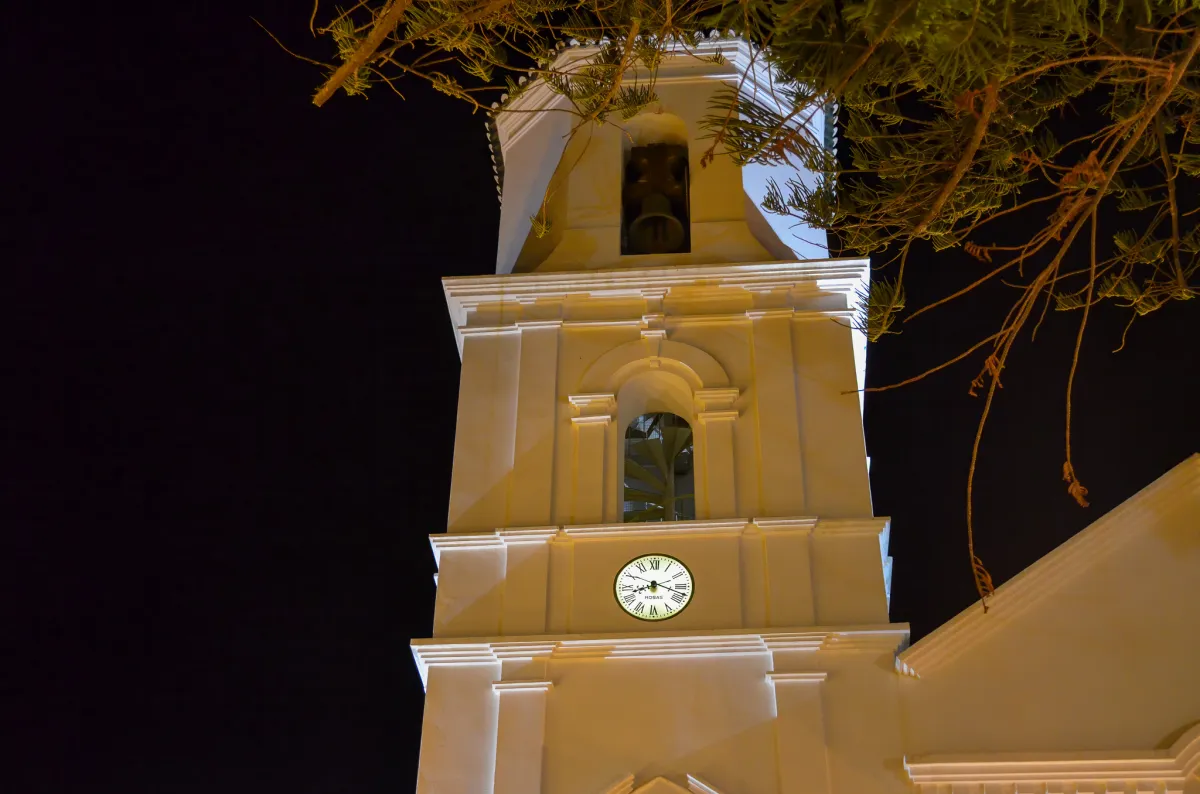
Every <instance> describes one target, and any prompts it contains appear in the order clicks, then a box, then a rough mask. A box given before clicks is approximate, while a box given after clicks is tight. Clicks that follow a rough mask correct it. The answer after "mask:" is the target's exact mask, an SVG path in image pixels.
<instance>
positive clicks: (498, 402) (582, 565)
mask: <svg viewBox="0 0 1200 794" xmlns="http://www.w3.org/2000/svg"><path fill="white" fill-rule="evenodd" d="M594 53H595V49H594V48H589V47H577V48H570V49H568V50H565V51H564V52H563V54H562V55H561V56H560V58H562V59H564V60H563V63H564V64H567V63H569V62H574V61H578V60H579V59H585V58H587V57H590V56H591V55H592V54H594ZM716 53H719V54H721V55H722V56H723V57H722V58H721V59H716V58H711V57H705V56H710V55H713V54H716ZM697 55H699V56H700V57H697ZM759 79H762V76H761V75H757V74H756V73H754V72H753V59H752V58H750V50H749V48H748V47H747V46H746V45H745V44H743V43H741V42H737V41H730V40H722V39H711V40H710V39H705V40H703V41H701V42H698V43H697V44H696V46H694V47H688V48H683V47H682V46H681V47H679V48H678V49H677V50H676V51H674V52H671V53H668V55H667V56H666V57H665V59H664V61H663V63H662V65H661V67H660V71H659V75H658V78H657V82H656V92H657V94H658V95H659V97H660V102H659V105H658V106H655V107H652V108H650V109H648V110H647V111H646V112H644V113H642V114H639V115H638V116H636V117H634V118H633V119H631V120H628V121H627V122H625V123H624V124H623V125H621V126H618V125H615V124H606V125H603V126H596V125H589V128H588V129H585V130H581V131H580V132H579V133H578V134H577V135H575V136H570V135H566V134H565V133H566V132H569V130H567V129H565V128H564V121H563V119H564V117H565V116H566V114H562V113H538V112H535V111H537V110H545V109H552V108H553V107H554V106H555V102H557V101H558V99H556V97H557V96H558V95H556V94H554V93H553V92H551V91H549V90H548V89H546V88H545V87H544V86H539V85H538V84H536V83H535V84H534V85H533V86H532V87H530V88H529V89H527V90H526V91H525V92H524V93H523V94H521V96H520V97H519V98H518V99H516V100H514V103H515V104H514V105H512V106H509V109H515V110H520V111H522V112H515V113H500V114H498V116H497V121H496V127H497V135H498V141H499V144H500V148H501V156H502V157H503V160H504V182H503V187H502V202H503V204H502V213H501V231H500V243H499V246H500V247H499V251H498V254H497V275H495V276H485V277H469V278H447V279H444V280H443V285H444V289H445V295H446V301H447V306H448V308H449V310H450V316H451V320H452V324H453V326H454V333H455V336H456V339H457V341H458V346H459V351H460V355H461V359H462V376H461V383H460V390H459V407H458V417H457V427H456V433H455V441H454V469H453V473H452V479H451V496H450V505H449V511H448V515H447V525H446V527H444V528H442V527H435V528H431V531H432V534H431V538H430V540H431V544H432V546H433V552H434V557H435V559H436V561H437V564H438V571H439V572H438V576H437V587H438V592H437V599H436V607H435V614H434V628H433V636H432V637H430V638H427V639H420V640H415V641H414V642H413V653H414V656H415V659H416V661H417V666H418V669H419V670H420V673H421V677H422V681H423V682H424V684H425V687H426V705H425V722H424V727H423V735H422V746H421V766H420V778H419V780H418V785H417V790H418V792H421V794H476V793H480V794H482V793H485V792H486V793H489V794H518V793H519V794H531V793H532V792H546V793H547V794H560V792H561V793H562V794H577V793H578V794H590V793H591V792H594V793H595V794H603V792H632V791H645V792H647V793H649V792H660V791H661V792H670V791H688V792H724V793H725V794H780V792H782V793H783V794H842V792H846V794H850V792H852V791H853V792H854V794H860V792H862V791H864V790H868V791H884V790H887V791H894V790H896V787H897V786H898V785H899V784H898V782H897V781H898V777H897V776H896V775H895V773H894V770H892V769H890V768H887V767H885V766H880V764H879V761H878V759H879V758H880V757H884V756H887V757H891V756H895V757H896V758H899V757H900V752H901V751H900V749H899V747H900V745H899V739H898V733H897V731H898V728H896V725H897V721H896V720H895V719H893V717H894V711H895V708H896V706H895V703H894V700H895V694H894V689H895V683H894V680H893V676H894V673H893V672H892V670H893V667H892V665H893V658H894V653H895V651H896V649H897V648H898V647H899V646H901V645H902V644H903V643H904V642H905V639H906V637H907V627H906V626H903V625H893V624H890V623H889V622H888V594H889V589H890V575H891V561H890V558H889V557H888V556H887V541H888V522H887V519H885V518H877V517H875V516H874V515H873V512H872V508H871V498H870V488H869V482H868V477H867V458H866V451H865V445H864V438H863V428H862V412H861V402H860V400H859V399H858V396H857V395H858V391H859V389H861V388H862V386H863V382H864V372H863V367H864V364H865V358H864V356H863V355H862V350H863V348H864V346H865V340H864V339H863V338H862V337H861V335H860V334H858V333H857V332H856V331H855V330H854V328H853V323H852V319H853V315H854V311H855V301H856V293H857V291H858V290H860V289H861V288H862V286H863V285H864V283H865V282H866V280H867V279H868V277H869V271H870V267H869V263H868V262H866V261H865V260H854V259H829V258H827V256H826V254H825V251H824V249H823V248H816V249H809V248H804V245H807V244H808V243H801V242H795V241H794V240H791V238H789V240H790V241H789V243H788V244H784V242H783V239H784V236H783V235H782V234H781V231H782V230H777V229H776V228H775V227H774V226H772V224H771V223H770V222H768V221H767V220H766V219H765V217H764V216H763V215H762V214H761V212H760V210H759V209H758V207H757V205H756V204H755V202H754V201H753V200H752V199H751V194H753V193H754V190H755V188H754V184H753V182H754V179H757V178H758V177H755V176H754V175H753V174H751V173H750V171H749V169H739V168H738V167H737V166H736V165H735V164H734V163H733V162H732V161H731V160H730V159H729V158H726V157H719V156H718V157H717V158H716V159H715V160H714V161H713V162H712V163H709V164H707V166H706V167H704V168H701V166H700V162H699V158H700V157H701V156H702V153H703V151H704V149H705V148H706V146H707V144H706V143H705V142H704V141H703V140H702V137H701V135H702V131H701V129H700V126H699V122H700V119H701V118H702V116H703V115H704V113H705V112H706V111H707V107H708V103H709V102H710V101H711V99H712V95H713V92H714V91H715V90H717V89H718V88H719V87H720V86H722V85H748V86H749V87H750V88H753V86H754V84H755V81H756V80H759ZM790 175H791V174H784V173H781V174H779V175H778V178H779V179H780V181H782V180H783V179H784V178H786V177H787V176H790ZM752 177H753V178H752ZM538 213H542V218H541V220H540V221H539V222H538V223H535V222H534V220H531V219H535V218H536V217H537V216H538ZM537 226H540V227H541V228H535V227H537ZM539 232H540V234H539ZM809 237H811V235H809ZM793 244H794V245H795V248H793V247H791V246H792V245H793ZM797 249H800V250H802V251H803V252H804V253H805V254H806V255H805V256H800V255H798V253H797ZM443 529H444V530H445V531H441V530H443ZM639 559H647V560H651V562H650V563H649V564H653V562H652V560H654V559H663V560H668V561H669V562H670V563H672V564H673V562H675V561H677V562H679V563H680V564H681V566H683V567H685V568H686V569H687V571H688V575H689V577H690V579H689V581H690V582H691V584H690V585H689V591H688V592H689V601H688V606H687V608H686V609H681V610H679V612H678V613H677V614H672V615H671V616H670V617H669V618H667V619H660V620H654V621H648V620H642V619H639V618H638V617H637V616H636V615H635V614H631V613H630V612H628V611H626V610H625V609H624V608H622V607H621V606H620V604H619V603H618V600H617V597H616V596H615V595H614V593H615V592H618V591H619V588H620V587H621V586H622V585H621V584H620V582H619V580H618V579H617V577H619V576H628V577H632V578H630V579H629V581H628V582H625V584H624V586H625V587H626V589H627V590H629V591H630V592H640V590H638V588H639V587H641V586H642V585H641V584H640V583H639V582H638V581H637V577H638V576H639V574H638V573H637V568H636V563H631V560H633V561H636V560H639ZM622 572H624V573H622ZM647 582H648V584H646V585H645V587H650V588H653V590H652V591H651V593H650V595H653V596H654V597H655V598H659V599H665V598H667V597H670V596H671V593H670V584H669V582H668V580H666V579H665V578H664V579H662V580H661V581H660V580H658V579H653V580H647ZM658 617H661V614H660V615H659V616H658ZM881 752H883V755H882V756H881V755H880V753H881ZM888 754H890V755H888ZM897 794H898V791H897Z"/></svg>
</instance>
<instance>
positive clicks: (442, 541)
mask: <svg viewBox="0 0 1200 794" xmlns="http://www.w3.org/2000/svg"><path fill="white" fill-rule="evenodd" d="M558 532H559V528H558V527H534V528H530V529H494V530H492V531H491V532H444V533H441V534H438V535H430V536H429V545H430V546H432V547H433V561H434V563H435V564H437V565H441V562H442V552H443V551H444V550H446V549H463V548H467V549H495V548H501V547H503V546H508V545H513V544H517V543H548V542H550V540H552V539H553V538H554V536H555V535H557V534H558ZM435 582H436V579H435Z"/></svg>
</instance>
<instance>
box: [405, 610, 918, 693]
mask: <svg viewBox="0 0 1200 794" xmlns="http://www.w3.org/2000/svg"><path fill="white" fill-rule="evenodd" d="M908 633H909V629H908V624H907V623H890V624H883V625H868V626H845V627H816V628H805V629H795V630H791V631H788V630H783V631H780V630H778V629H770V630H767V629H723V630H708V631H698V632H693V633H684V634H678V633H670V632H648V633H645V634H636V635H630V634H567V635H560V636H559V637H558V638H557V639H553V640H547V639H546V638H545V637H540V636H533V637H503V638H502V637H481V638H470V639H463V638H446V639H441V638H438V639H417V640H413V641H412V644H411V648H412V654H413V658H414V659H415V660H416V663H417V670H418V671H419V672H420V675H421V681H422V684H423V685H426V686H427V685H428V682H429V670H430V668H432V667H438V666H450V667H464V666H473V665H480V664H499V663H500V662H501V661H504V660H512V659H534V658H549V659H552V660H555V661H560V662H566V661H603V660H618V659H643V660H645V659H666V658H679V657H712V656H758V655H764V656H765V655H770V654H774V653H776V652H779V651H809V652H814V653H825V652H838V653H839V654H842V653H846V652H852V653H857V654H861V655H863V656H864V657H874V656H877V655H878V654H880V653H887V652H895V651H896V649H898V648H899V647H900V646H901V645H903V644H904V643H905V642H907V640H908ZM814 672H817V673H819V671H805V672H804V673H803V674H804V675H811V674H813V673H814ZM781 675H782V674H781ZM788 675H790V673H788Z"/></svg>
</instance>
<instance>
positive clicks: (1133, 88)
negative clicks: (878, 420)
mask: <svg viewBox="0 0 1200 794" xmlns="http://www.w3.org/2000/svg"><path fill="white" fill-rule="evenodd" d="M319 11H320V9H319V8H318V9H317V10H316V12H314V16H316V15H317V12H319ZM712 30H716V31H721V32H722V34H723V35H727V36H735V37H739V38H741V39H743V40H746V41H748V42H750V44H751V45H752V50H753V52H754V57H755V59H756V64H755V68H760V69H763V70H766V73H767V74H769V75H770V78H771V83H772V85H773V86H774V90H773V92H772V95H771V96H762V95H755V96H750V95H747V93H746V92H743V91H741V90H739V88H738V87H730V88H729V89H728V90H726V91H724V92H722V93H719V94H718V95H717V96H716V97H715V99H714V101H713V103H712V106H711V107H710V108H709V114H708V117H707V118H706V119H705V120H704V126H705V134H706V135H707V140H708V142H709V143H708V147H709V148H708V149H707V150H706V151H705V152H704V154H703V158H702V160H701V162H702V164H707V163H708V162H711V161H712V159H713V158H714V157H720V156H726V157H731V158H733V160H734V161H735V162H737V163H739V164H743V165H744V164H751V163H759V164H784V163H789V164H793V165H797V166H802V167H804V168H805V169H807V170H809V171H811V172H813V173H815V174H816V180H815V181H813V180H808V181H806V182H801V181H800V180H794V179H793V180H784V183H783V184H774V183H772V184H771V185H770V188H769V190H768V193H767V198H766V201H765V203H764V207H765V209H766V210H767V211H769V212H773V213H776V214H780V215H786V216H789V217H792V218H795V219H796V220H797V221H799V222H802V223H804V224H807V225H808V226H810V227H814V228H818V229H824V230H827V231H828V232H829V233H830V234H831V235H832V236H833V237H834V238H836V240H837V241H838V243H839V244H840V248H841V249H842V250H843V251H850V252H856V253H859V254H870V255H872V257H873V262H874V264H875V265H876V267H877V269H882V271H883V274H882V277H881V278H877V279H876V280H875V283H874V285H873V286H872V288H871V289H870V291H869V292H867V293H866V294H864V295H863V296H861V297H862V300H861V307H860V308H861V317H860V320H859V325H860V329H861V330H863V331H864V332H865V333H866V334H867V336H868V337H869V338H871V339H879V338H882V337H883V336H885V335H887V334H892V333H896V332H898V331H899V329H900V328H901V327H902V325H903V323H905V322H907V321H909V320H912V319H913V318H915V317H917V316H919V315H920V314H922V313H924V312H925V311H927V310H929V309H931V308H936V307H937V306H940V305H941V304H943V303H945V302H947V301H950V300H962V299H965V298H966V297H967V296H969V295H971V294H972V292H973V290H974V289H975V288H977V287H978V286H980V285H982V284H985V283H988V282H989V281H995V282H998V281H1000V279H998V278H996V277H998V276H1000V275H1001V274H1003V276H1004V283H1006V284H1009V285H1011V286H1016V287H1017V288H1018V289H1017V291H1016V293H1015V295H1016V298H1015V300H1014V303H1013V305H1012V309H1011V311H1009V312H1008V313H1007V315H1005V316H1004V317H1002V318H999V319H998V330H997V331H996V333H995V334H993V335H992V336H990V337H989V338H987V339H985V340H984V341H983V342H981V343H979V344H978V345H976V346H974V347H972V348H971V349H970V350H968V351H967V353H964V354H963V355H962V356H959V357H956V358H955V359H952V360H951V362H947V364H949V363H953V362H956V361H959V360H961V359H962V358H964V357H967V355H968V354H978V355H983V356H985V358H984V360H983V362H982V365H981V368H980V370H979V374H978V376H977V377H976V378H975V379H974V380H973V381H972V384H971V389H970V393H972V394H981V395H984V400H983V402H984V405H983V411H982V418H981V423H980V429H979V432H980V433H982V427H983V423H984V422H985V421H986V417H987V414H988V411H989V409H990V406H991V403H992V400H993V397H994V395H995V393H996V389H997V388H998V387H999V386H1000V374H1001V372H1002V371H1003V369H1004V368H1005V366H1007V365H1008V363H1009V362H1008V357H1009V354H1010V352H1011V351H1012V349H1013V344H1014V342H1015V340H1016V339H1017V338H1018V336H1019V335H1020V334H1021V333H1022V332H1023V331H1028V330H1033V329H1036V327H1037V324H1038V323H1040V320H1039V319H1036V318H1040V317H1041V315H1042V313H1043V311H1044V310H1043V309H1042V308H1041V307H1043V306H1049V305H1053V306H1054V308H1056V309H1058V310H1059V311H1064V312H1077V313H1078V316H1079V317H1080V328H1079V337H1078V339H1079V344H1082V340H1083V337H1084V328H1085V327H1086V324H1087V318H1088V313H1089V310H1090V309H1091V307H1092V306H1093V305H1095V304H1097V303H1105V304H1109V305H1112V306H1115V307H1118V308H1119V309H1120V310H1123V311H1127V312H1129V316H1130V322H1131V323H1132V321H1133V320H1134V319H1136V318H1138V317H1141V316H1144V315H1146V314H1149V313H1152V312H1154V311H1158V310H1160V309H1162V308H1163V307H1165V306H1167V305H1168V304H1171V303H1172V302H1175V301H1181V300H1190V299H1191V298H1194V297H1195V296H1196V292H1197V288H1198V285H1197V270H1198V269H1200V230H1198V227H1197V222H1198V219H1200V189H1198V187H1200V185H1197V183H1196V180H1197V179H1200V60H1198V59H1197V57H1196V56H1197V53H1198V52H1200V0H1141V2H1138V3H1127V2H1099V3H1097V2H1095V1H1094V0H1037V2H1029V0H736V1H735V2H723V1H722V0H676V2H672V3H661V2H657V0H610V2H606V3H603V4H600V3H597V4H578V3H575V2H568V1H567V0H363V2H361V3H359V4H357V5H355V6H353V8H352V9H350V10H349V11H344V10H341V9H335V10H334V12H333V14H332V16H331V18H329V19H328V20H326V21H325V22H324V24H323V25H322V26H321V27H319V28H315V32H316V33H318V34H320V35H323V36H328V37H330V38H331V39H332V42H333V54H334V55H335V56H336V59H337V60H336V61H335V62H334V64H333V65H332V66H331V67H330V68H331V69H334V67H337V66H338V64H339V63H340V64H341V68H338V69H336V70H334V71H333V76H332V77H330V78H329V79H328V80H327V81H326V84H325V85H324V86H323V87H322V89H321V91H319V92H318V94H317V97H316V98H315V99H314V101H316V102H317V103H318V104H321V103H322V102H324V101H325V99H326V98H328V97H329V96H330V95H331V93H332V91H335V90H337V89H338V88H339V87H340V88H341V89H342V90H344V91H345V92H346V93H348V94H352V95H362V94H364V92H367V91H368V89H371V88H374V89H378V87H379V86H380V85H384V84H386V85H388V86H390V87H391V88H393V89H395V90H396V91H397V92H399V90H400V89H399V86H400V85H401V84H403V83H404V82H405V81H408V82H412V81H424V82H428V83H429V84H431V85H432V86H433V87H434V88H435V89H437V90H438V91H441V92H443V93H445V94H447V95H449V96H452V97H455V98H456V99H460V100H463V101H466V102H468V103H470V104H471V105H473V106H474V107H475V108H476V109H478V110H481V111H483V112H487V113H492V114H499V113H504V112H508V110H509V108H508V104H506V103H505V101H504V100H505V99H509V100H511V96H512V95H514V94H516V93H517V92H518V91H519V90H523V89H524V87H525V86H527V85H528V84H530V82H532V81H537V80H541V81H543V82H544V83H545V84H546V85H548V86H549V87H550V88H551V89H552V90H554V91H556V92H557V93H559V94H561V95H562V96H564V97H566V98H567V99H568V100H569V104H570V112H572V113H573V114H574V115H575V117H576V119H577V122H576V124H575V127H574V128H575V129H580V128H581V127H583V126H584V125H586V124H605V123H609V122H610V121H613V120H617V119H622V118H629V117H631V116H633V115H635V114H637V113H638V112H640V111H641V110H643V109H644V108H647V107H649V106H652V105H653V104H654V103H655V102H656V101H657V95H656V93H655V90H654V85H655V76H656V72H657V69H658V66H659V64H660V63H661V62H662V59H663V57H664V55H665V53H666V52H667V51H668V50H670V51H674V52H680V51H682V52H685V53H689V52H691V46H692V44H693V43H694V42H695V41H696V39H697V37H699V36H704V35H705V34H706V33H707V32H708V31H712ZM564 39H578V40H580V41H585V42H592V43H595V44H598V45H599V49H598V52H597V53H596V55H595V57H593V58H591V59H590V60H586V61H581V60H579V59H572V58H569V57H558V56H560V55H561V54H562V48H563V41H564ZM358 65H361V67H360V68H356V67H357V66H358ZM506 95H507V96H506ZM832 107H836V108H838V111H837V122H838V132H839V135H840V138H841V140H842V142H843V145H842V146H841V147H840V152H839V154H838V155H837V156H835V155H834V154H833V153H832V152H831V151H830V147H829V146H828V145H827V143H828V142H827V141H825V140H817V139H816V138H815V137H814V136H813V134H812V133H811V130H812V128H813V125H811V124H810V123H809V122H810V121H811V120H812V119H813V117H814V115H815V114H817V113H822V114H823V113H825V112H826V109H827V108H832ZM1068 122H1069V123H1068ZM1109 213H1119V215H1117V216H1115V217H1119V218H1120V219H1121V221H1122V222H1120V223H1117V224H1115V225H1112V224H1109V223H1108V222H1107V221H1106V222H1104V223H1101V222H1100V221H1098V220H1097V219H1098V217H1100V216H1101V215H1103V216H1104V217H1105V218H1108V217H1109ZM1010 216H1011V217H1010ZM1002 217H1003V218H1009V220H1015V219H1018V218H1019V221H1020V222H1019V224H1016V227H1017V228H1020V229H1024V230H1028V231H1027V233H1025V234H1024V235H1023V236H1021V237H1020V239H1012V240H1006V241H1004V243H1003V244H996V243H995V242H994V240H993V238H992V236H991V235H990V234H989V231H990V230H991V228H992V227H991V226H989V224H990V223H991V222H992V221H994V220H995V219H998V218H1002ZM1100 226H1103V227H1104V231H1103V232H1098V227H1100ZM542 231H543V232H544V231H545V230H542ZM918 241H924V242H925V243H927V244H929V245H931V246H932V248H933V249H934V250H935V251H943V250H948V249H954V248H958V247H962V248H963V249H964V251H965V252H966V253H967V254H968V255H969V256H970V257H971V258H972V259H973V260H974V261H975V262H977V263H978V264H979V266H980V268H981V273H980V276H979V278H978V280H976V281H975V282H974V283H973V285H972V287H970V288H967V289H965V290H960V291H959V292H957V293H954V294H953V295H949V296H947V297H946V298H944V299H942V300H939V301H936V302H935V303H933V304H930V305H926V306H921V307H917V308H916V309H915V310H914V309H910V308H909V307H907V306H906V305H905V300H904V279H905V273H906V269H907V268H910V267H913V266H916V265H913V264H910V263H909V253H910V251H911V250H912V247H913V245H914V244H915V243H917V242H918ZM1076 247H1079V248H1080V249H1081V251H1084V252H1085V253H1086V255H1087V257H1088V259H1089V261H1090V266H1089V267H1086V268H1082V269H1080V268H1079V267H1078V266H1073V267H1072V268H1067V267H1064V260H1065V258H1066V257H1067V255H1068V253H1069V252H1070V251H1072V250H1073V249H1074V248H1076ZM922 259H928V257H927V256H924V257H922ZM921 266H925V265H924V264H922V265H921ZM1031 317H1032V318H1035V319H1034V320H1033V322H1032V323H1031V322H1030V318H1031ZM1127 330H1128V329H1127ZM1077 362H1078V345H1077V347H1076V350H1075V353H1074V357H1073V359H1072V361H1071V376H1070V378H1069V379H1068V384H1070V383H1071V382H1073V378H1074V372H1075V368H1076V364H1077ZM941 368H942V367H940V366H939V367H937V368H935V369H934V370H931V371H937V370H940V369H941ZM926 374H927V373H926ZM1070 393H1071V392H1070V385H1068V390H1067V434H1066V440H1067V443H1066V450H1065V452H1066V454H1065V457H1066V462H1065V466H1064V471H1065V472H1068V473H1069V475H1070V476H1069V477H1067V478H1066V479H1067V482H1068V484H1069V490H1070V493H1071V495H1072V496H1073V497H1074V498H1075V499H1076V500H1077V501H1079V502H1080V503H1081V504H1083V503H1084V501H1085V500H1083V498H1082V494H1083V493H1086V489H1084V488H1083V486H1082V485H1081V484H1080V483H1079V481H1078V477H1077V476H1076V473H1075V468H1074V465H1073V463H1072V460H1071V451H1070ZM978 446H979V444H978V436H977V438H976V445H975V449H976V453H973V456H972V466H971V472H972V473H971V475H970V477H973V476H974V474H973V473H974V458H975V454H977V451H978ZM968 493H970V479H969V481H968ZM970 527H971V514H970V507H969V506H968V532H969V533H970ZM971 555H972V556H971V561H972V566H973V569H974V570H975V578H976V582H977V584H978V585H979V587H980V593H981V595H982V596H984V597H985V598H986V596H987V595H988V594H990V584H989V582H990V579H988V578H987V577H986V570H985V569H983V568H982V564H981V563H979V560H978V557H976V556H975V555H974V547H973V541H972V543H971ZM985 585H987V586H986V587H985ZM985 591H986V592H985Z"/></svg>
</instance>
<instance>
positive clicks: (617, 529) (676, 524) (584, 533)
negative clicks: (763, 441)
mask: <svg viewBox="0 0 1200 794" xmlns="http://www.w3.org/2000/svg"><path fill="white" fill-rule="evenodd" d="M745 526H746V522H745V521H744V520H742V519H740V518H735V519H728V520H720V519H718V520H710V519H699V520H695V521H654V522H644V523H631V524H624V523H622V524H581V525H576V526H565V527H563V528H562V532H563V535H564V536H565V537H566V538H568V539H571V540H575V539H586V538H600V537H603V538H616V537H630V536H634V535H636V536H638V537H642V538H655V537H665V536H668V535H740V534H742V531H743V530H744V529H745Z"/></svg>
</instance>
